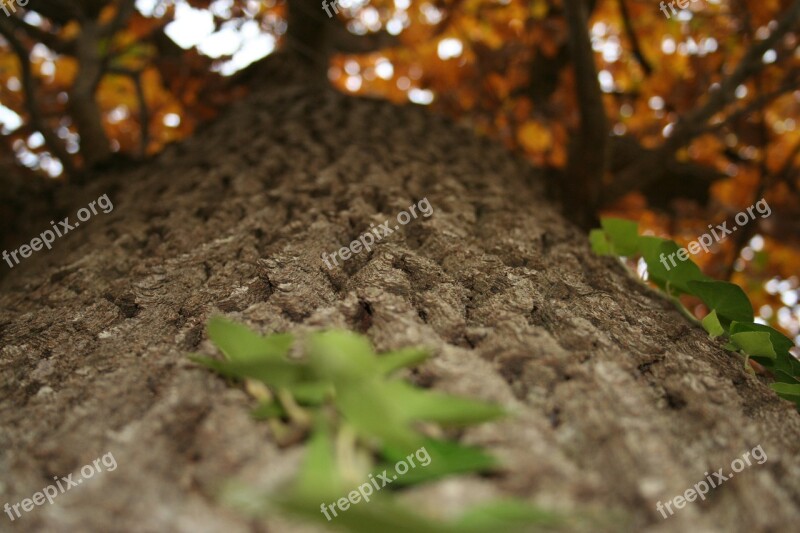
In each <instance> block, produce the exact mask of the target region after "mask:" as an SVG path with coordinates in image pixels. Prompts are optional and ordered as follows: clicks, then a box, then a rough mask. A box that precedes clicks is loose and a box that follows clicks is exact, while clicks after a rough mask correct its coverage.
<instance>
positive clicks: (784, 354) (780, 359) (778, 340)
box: [731, 322, 800, 376]
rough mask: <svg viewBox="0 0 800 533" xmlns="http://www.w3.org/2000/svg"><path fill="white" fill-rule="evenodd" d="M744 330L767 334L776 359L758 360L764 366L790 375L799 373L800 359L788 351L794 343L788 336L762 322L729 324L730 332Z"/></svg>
mask: <svg viewBox="0 0 800 533" xmlns="http://www.w3.org/2000/svg"><path fill="white" fill-rule="evenodd" d="M745 331H755V332H762V333H768V334H769V338H770V341H771V342H772V348H773V349H774V350H775V353H776V354H777V360H775V361H769V360H767V361H759V362H760V363H762V364H765V366H767V367H768V368H770V369H771V370H772V371H773V372H775V371H778V370H780V371H782V372H785V373H787V374H789V375H791V376H797V375H800V361H798V360H797V359H795V357H794V356H793V355H792V354H791V352H790V351H789V350H791V349H792V347H793V346H794V343H793V342H792V340H791V339H790V338H789V337H787V336H786V335H784V334H783V333H781V332H780V331H777V330H776V329H774V328H771V327H769V326H765V325H763V324H755V323H752V322H750V323H742V322H733V323H732V324H731V334H734V333H742V332H745Z"/></svg>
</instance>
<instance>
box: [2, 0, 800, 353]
mask: <svg viewBox="0 0 800 533" xmlns="http://www.w3.org/2000/svg"><path fill="white" fill-rule="evenodd" d="M132 4H133V0H130V1H128V0H122V1H120V2H112V1H108V0H30V3H29V4H28V6H27V8H26V9H23V8H18V9H17V12H16V13H13V14H12V17H5V16H0V34H2V35H6V36H8V35H7V34H8V33H9V31H13V32H15V33H14V34H15V35H16V36H17V37H18V40H19V43H18V45H19V46H18V47H17V49H15V47H14V46H13V45H12V44H11V43H9V42H8V39H5V40H3V39H2V38H0V124H2V130H1V133H2V142H1V143H0V163H1V164H3V165H4V166H5V165H8V163H9V160H10V159H11V158H13V159H14V160H16V162H17V163H19V164H20V167H21V168H27V169H30V170H31V171H32V172H35V173H40V174H44V175H49V176H51V177H56V176H60V175H61V174H62V173H63V170H64V167H65V166H66V167H67V168H70V167H74V168H78V169H80V168H82V167H83V166H84V164H85V162H86V160H87V156H88V153H87V150H86V146H84V144H85V143H82V140H81V136H80V135H79V127H78V125H77V124H76V123H75V122H76V121H75V120H74V117H75V116H76V115H75V114H74V113H73V114H71V113H70V106H71V105H74V101H73V100H75V99H76V98H77V97H78V95H77V91H75V94H76V97H75V98H73V92H71V91H74V89H75V82H76V80H79V79H81V75H82V74H81V64H80V57H82V56H81V54H80V53H79V52H77V51H76V46H74V43H75V42H80V41H81V37H84V36H86V35H87V32H88V29H87V28H90V27H92V26H91V24H96V25H98V26H99V27H100V28H104V27H107V28H110V29H109V32H108V33H109V34H108V35H105V36H102V35H101V37H100V38H97V39H96V40H95V41H94V43H95V45H96V46H95V48H96V51H97V54H98V56H99V61H100V64H101V66H102V73H101V74H100V75H99V79H98V82H97V87H96V93H95V99H96V105H97V107H98V108H99V111H100V117H101V120H102V129H103V130H104V132H105V134H106V136H107V139H108V143H109V144H110V150H111V151H112V152H116V153H120V154H127V155H129V156H131V157H146V156H150V155H153V154H156V153H158V152H159V151H160V150H162V149H163V148H164V146H165V145H166V144H168V143H170V142H173V141H177V140H180V139H182V138H185V137H186V136H188V135H191V134H192V132H193V131H194V130H195V128H196V127H197V125H198V124H200V123H201V122H203V121H205V120H208V119H210V118H212V117H214V116H215V115H216V114H217V113H219V112H220V110H221V109H223V108H224V106H225V105H226V104H228V103H229V102H231V101H233V100H235V99H238V98H240V97H241V96H242V95H243V94H244V93H245V92H246V91H247V89H248V88H247V85H246V83H245V82H244V81H240V80H238V79H237V75H236V72H237V71H239V70H241V69H242V68H244V67H245V66H246V65H247V64H248V63H249V62H251V61H254V60H256V59H258V58H260V57H263V56H265V55H267V54H269V53H271V52H273V51H274V50H277V49H281V47H285V46H286V38H285V37H286V32H287V20H286V19H287V13H288V9H287V5H286V4H285V3H284V2H279V1H277V0H266V1H257V0H213V1H211V0H137V1H136V2H135V5H136V9H135V10H132V12H131V13H127V14H125V16H124V17H121V16H120V15H121V14H124V9H125V6H126V5H132ZM796 4H797V2H796V1H795V2H792V1H790V0H766V1H753V0H739V1H734V0H695V1H692V2H689V3H688V7H687V9H685V10H680V11H679V12H678V13H676V14H674V15H672V16H671V17H670V18H667V17H666V16H665V15H664V12H662V10H661V9H659V4H658V3H657V2H656V1H655V0H653V1H649V0H648V1H644V0H603V1H599V0H598V1H595V2H588V3H587V6H588V8H589V11H590V13H591V15H590V19H589V24H588V28H587V31H588V33H589V36H590V38H591V45H592V49H593V52H594V59H595V64H596V66H597V71H598V81H599V85H600V88H601V90H602V92H603V95H604V106H605V113H606V116H607V118H608V123H609V127H610V129H611V133H612V136H613V138H615V139H617V140H620V141H621V140H624V139H635V141H636V142H637V143H638V145H639V146H640V147H641V148H644V149H651V150H656V149H658V148H659V146H662V145H664V143H665V140H666V139H669V138H670V135H671V134H672V133H673V130H675V129H677V128H676V125H679V124H680V121H681V120H682V119H683V118H687V117H688V118H697V114H698V109H700V108H701V106H702V105H703V104H704V102H707V101H708V100H709V94H710V91H712V90H713V89H714V88H716V87H718V86H719V85H720V84H723V85H724V83H725V80H726V79H733V77H734V76H735V75H736V73H737V72H738V71H737V69H738V68H739V67H740V66H742V65H743V64H744V63H745V59H746V58H747V55H748V52H750V51H752V50H753V49H754V48H755V47H756V46H757V45H758V44H759V43H761V42H764V41H765V40H767V39H768V38H769V36H770V35H771V34H772V32H774V31H775V30H776V28H778V27H779V22H780V21H781V20H783V19H786V18H787V15H786V14H787V13H789V12H790V11H791V10H792V9H795V8H794V6H795V5H796ZM72 5H77V6H79V7H80V8H81V9H83V15H82V16H76V15H74V13H72V12H71V11H70V9H69V7H70V6H72ZM308 5H310V6H311V7H314V6H316V8H315V9H318V12H319V16H321V17H324V18H326V19H327V16H326V15H325V14H324V13H325V12H324V10H323V9H322V6H321V5H317V4H316V3H309V4H308ZM118 6H122V9H120V8H119V7H118ZM339 6H340V8H339V14H338V15H337V17H338V20H339V22H340V23H341V24H342V25H343V26H345V27H346V28H347V29H348V30H349V32H350V33H351V34H354V35H364V34H373V33H387V34H389V35H391V36H394V37H395V38H396V43H395V44H394V45H392V46H390V47H388V48H383V49H381V50H379V51H374V52H369V53H363V54H358V55H351V54H343V53H337V54H332V55H331V56H329V57H326V61H328V64H329V69H328V78H329V80H330V82H331V83H332V84H333V85H334V86H335V87H336V88H338V89H340V90H342V91H344V92H348V93H353V94H358V95H362V96H369V97H377V98H385V99H388V100H391V101H393V102H398V103H399V102H407V101H411V102H415V103H418V104H424V105H430V106H431V107H432V108H434V109H436V110H438V111H440V112H443V113H446V114H449V115H451V116H454V117H457V118H458V119H459V120H461V121H462V122H463V123H465V124H467V125H469V126H471V127H472V128H473V129H474V130H475V131H476V132H478V133H480V134H483V135H488V136H491V137H494V138H496V139H499V140H500V141H501V142H503V143H504V144H505V145H506V146H508V147H509V148H510V149H512V150H514V151H517V152H519V153H522V154H524V155H525V156H526V157H527V158H529V159H530V161H531V162H532V163H534V164H536V165H539V166H543V167H546V168H549V169H554V170H556V171H557V170H559V169H563V168H564V167H565V166H566V164H567V161H568V160H569V157H570V142H571V140H572V138H573V137H574V134H575V131H576V129H577V127H578V121H579V113H578V105H577V102H576V100H577V98H578V95H577V94H576V87H577V86H578V84H579V83H585V80H581V79H578V77H577V74H576V72H575V71H574V70H573V69H571V68H569V65H570V57H571V56H570V51H569V46H568V44H569V32H570V29H569V27H568V24H567V22H566V19H565V17H564V7H563V5H562V2H561V0H524V1H523V0H438V1H436V0H391V1H390V0H373V1H369V2H358V1H352V0H342V1H341V2H339ZM796 12H797V11H796V9H795V11H794V13H796ZM788 18H789V20H788V24H789V26H790V29H789V31H785V32H783V33H782V34H781V37H780V38H779V39H778V40H777V41H776V42H775V43H774V46H772V47H771V48H769V50H767V51H766V52H764V53H763V55H761V57H760V64H759V65H757V68H755V67H754V66H753V65H750V68H749V70H748V71H747V75H746V76H744V77H742V81H741V83H738V84H737V85H736V86H735V97H734V98H731V99H729V100H726V101H725V102H724V106H721V107H720V108H719V109H713V111H714V112H713V113H710V116H708V117H702V120H700V121H699V122H697V123H695V124H694V125H693V126H694V129H693V130H692V134H691V136H690V137H687V138H688V139H689V140H688V141H687V142H686V144H685V145H681V146H679V147H678V149H677V151H676V152H675V154H674V155H675V157H676V158H677V160H678V161H684V162H693V163H697V164H700V165H703V167H704V168H707V169H709V170H710V171H711V172H712V174H713V177H712V178H710V179H708V180H707V181H703V180H699V179H698V180H696V181H691V180H689V179H688V178H686V177H679V176H675V177H674V179H673V180H672V182H671V183H666V184H664V183H662V184H660V185H659V187H658V188H656V189H653V188H648V187H649V186H648V187H646V186H644V185H642V186H641V187H638V186H636V185H634V186H630V187H626V189H625V192H627V194H625V195H615V196H613V197H611V198H607V199H606V202H605V204H604V206H603V210H602V212H603V214H605V215H614V216H622V217H625V218H631V219H635V220H637V221H638V222H639V223H640V227H641V228H642V229H643V231H644V232H645V233H650V234H653V235H658V236H664V237H670V238H673V239H675V240H676V241H677V242H678V243H679V244H680V245H686V244H687V243H688V242H690V241H692V240H695V239H696V238H697V236H698V235H700V234H702V233H704V232H706V231H707V226H708V224H713V225H716V224H718V223H722V222H723V221H724V220H726V219H730V217H732V216H733V215H735V214H736V213H737V212H739V211H741V210H742V209H744V208H746V207H748V206H750V205H752V204H754V203H755V202H756V201H757V200H759V199H760V198H762V197H763V198H765V199H766V200H767V201H768V202H769V205H770V206H771V207H772V214H771V215H770V216H769V217H767V218H764V219H758V220H756V221H753V222H751V223H750V224H748V225H747V226H746V227H745V228H743V230H742V231H741V232H738V233H737V234H736V235H733V236H731V237H730V238H728V239H726V240H724V241H722V242H721V243H718V244H715V245H714V247H713V249H712V253H708V254H700V255H697V256H695V257H694V260H695V261H696V262H697V263H698V264H699V265H700V267H701V268H702V270H703V271H704V272H705V273H706V274H708V275H710V276H712V277H714V278H717V279H727V280H730V281H733V282H734V283H737V284H739V285H740V286H742V287H743V288H744V289H745V290H746V292H747V293H748V295H749V296H750V299H751V301H752V302H753V305H754V308H755V312H756V318H757V320H761V321H762V322H765V323H770V324H771V325H775V326H776V327H778V328H780V329H782V330H783V331H785V332H787V333H788V334H789V335H790V336H792V337H795V338H798V336H799V335H800V306H798V305H797V304H798V277H797V271H798V268H797V267H798V265H800V242H798V241H799V240H798V236H800V231H798V230H800V217H798V210H799V209H800V208H799V207H798V206H800V202H798V186H799V185H800V184H799V183H798V181H799V180H800V170H798V167H799V166H800V112H798V111H799V110H800V49H799V48H798V39H800V21H798V20H797V19H798V17H796V16H794V17H788ZM87 21H88V22H87ZM12 23H13V24H12ZM4 25H5V26H4ZM4 27H5V29H6V31H5V33H4V32H3V31H2V30H3V28H4ZM9 28H10V29H9ZM101 33H102V32H101ZM70 43H73V44H72V45H70ZM20 46H21V47H22V48H23V49H24V51H25V52H26V53H27V54H28V56H29V59H30V67H31V69H30V70H31V83H32V84H34V85H35V87H34V89H35V90H33V96H34V97H35V102H34V106H35V107H36V108H37V109H38V110H39V114H40V115H41V119H40V120H39V121H38V122H39V126H40V128H42V129H49V130H51V131H52V132H54V135H51V137H53V138H55V139H56V140H58V142H60V143H63V148H64V152H65V153H66V154H68V155H69V158H70V161H69V162H65V161H60V162H59V159H58V157H57V154H55V153H54V151H53V149H52V148H51V146H50V145H51V144H53V143H52V142H50V141H48V140H47V139H46V136H44V135H42V132H41V131H38V130H37V128H36V126H35V125H36V121H35V120H32V118H34V113H33V112H32V106H31V105H29V102H28V101H27V100H28V98H27V97H26V86H25V85H26V84H25V69H24V68H22V65H21V64H20V60H19V53H18V52H19V47H20ZM77 48H79V47H77ZM84 57H85V54H84ZM387 127H391V125H387ZM86 137H87V139H88V136H86ZM51 140H52V139H51ZM620 153H622V154H623V155H624V151H621V152H620ZM62 155H63V154H62ZM573 157H580V154H575V155H574V156H573ZM4 158H5V160H3V159H4ZM613 159H614V157H613V156H612V160H613ZM623 159H624V157H623ZM618 174H619V173H618V172H616V170H615V167H614V165H610V166H609V169H608V170H607V171H606V175H605V181H604V187H605V189H606V190H611V189H612V188H613V186H614V184H615V180H617V178H618ZM642 178H643V179H644V178H646V176H642ZM633 266H634V267H637V265H633ZM638 268H639V269H640V270H642V269H643V268H644V267H643V265H641V264H640V265H638Z"/></svg>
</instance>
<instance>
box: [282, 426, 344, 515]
mask: <svg viewBox="0 0 800 533" xmlns="http://www.w3.org/2000/svg"><path fill="white" fill-rule="evenodd" d="M293 488H294V494H296V495H299V496H301V497H308V498H311V499H320V498H332V497H336V496H338V495H339V494H340V493H341V492H342V491H343V490H344V486H343V482H342V477H341V475H340V473H339V468H338V465H337V464H336V452H335V449H334V446H333V440H332V439H331V436H330V434H329V433H328V429H327V427H326V426H325V423H324V422H322V421H318V422H317V425H316V427H315V429H314V433H313V434H312V435H311V438H310V439H309V440H308V444H306V455H305V459H304V460H303V465H302V466H301V467H300V471H299V472H298V475H297V479H296V481H295V485H294V487H293ZM317 505H319V504H317Z"/></svg>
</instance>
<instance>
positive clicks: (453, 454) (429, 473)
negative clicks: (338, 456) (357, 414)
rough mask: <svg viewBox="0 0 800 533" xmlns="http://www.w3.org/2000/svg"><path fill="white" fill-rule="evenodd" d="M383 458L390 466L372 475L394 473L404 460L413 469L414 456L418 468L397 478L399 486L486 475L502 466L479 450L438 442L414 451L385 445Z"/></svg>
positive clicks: (425, 443) (432, 442)
mask: <svg viewBox="0 0 800 533" xmlns="http://www.w3.org/2000/svg"><path fill="white" fill-rule="evenodd" d="M420 452H423V453H420ZM383 455H384V457H385V458H386V459H388V460H389V461H391V464H387V465H383V466H381V467H378V468H377V469H376V470H375V471H374V472H373V474H379V473H381V472H383V470H384V469H385V470H388V471H389V472H394V471H395V464H396V463H397V462H399V461H405V462H406V463H408V464H409V466H411V465H410V462H409V460H408V457H409V456H413V457H412V460H413V461H414V464H415V465H416V466H415V467H413V468H409V470H408V472H406V473H405V474H403V475H398V476H397V480H396V481H394V482H393V483H396V484H397V485H399V486H403V485H413V484H417V483H424V482H427V481H431V480H434V479H439V478H441V477H444V476H449V475H453V474H464V473H470V472H487V471H489V470H494V469H496V468H497V467H498V466H499V462H498V460H497V459H496V458H495V457H494V456H492V455H490V454H488V453H486V452H484V451H483V450H481V449H480V448H476V447H473V446H464V445H462V444H459V443H457V442H449V441H443V440H435V439H426V440H425V442H424V445H423V446H421V447H420V448H419V449H417V450H416V451H415V452H409V451H408V448H397V447H392V446H386V447H384V449H383ZM419 456H422V459H420V458H419Z"/></svg>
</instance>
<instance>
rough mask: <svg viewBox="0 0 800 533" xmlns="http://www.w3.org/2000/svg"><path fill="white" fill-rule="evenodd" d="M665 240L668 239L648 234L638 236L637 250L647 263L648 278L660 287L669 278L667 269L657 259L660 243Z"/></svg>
mask: <svg viewBox="0 0 800 533" xmlns="http://www.w3.org/2000/svg"><path fill="white" fill-rule="evenodd" d="M666 242H668V241H667V240H666V239H662V238H661V237H651V236H649V235H643V236H641V237H639V252H640V253H641V254H642V257H643V258H644V261H645V263H647V276H648V279H649V280H650V281H652V282H653V283H655V284H656V285H658V286H660V287H662V288H663V287H664V286H665V285H666V283H667V281H668V280H669V271H667V269H666V268H665V267H664V265H663V264H662V263H661V262H660V261H659V255H660V254H661V245H662V244H665V243H666ZM670 267H671V265H670Z"/></svg>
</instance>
